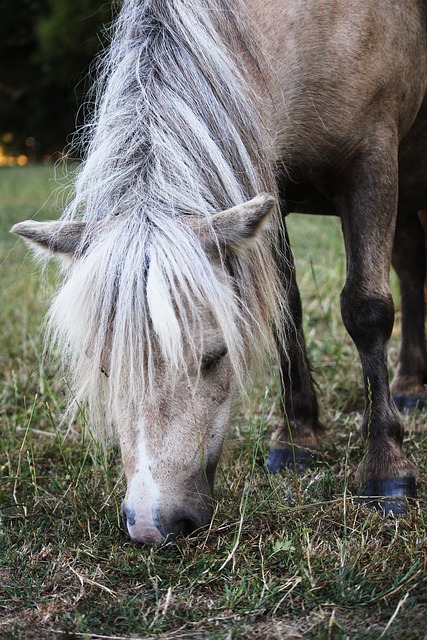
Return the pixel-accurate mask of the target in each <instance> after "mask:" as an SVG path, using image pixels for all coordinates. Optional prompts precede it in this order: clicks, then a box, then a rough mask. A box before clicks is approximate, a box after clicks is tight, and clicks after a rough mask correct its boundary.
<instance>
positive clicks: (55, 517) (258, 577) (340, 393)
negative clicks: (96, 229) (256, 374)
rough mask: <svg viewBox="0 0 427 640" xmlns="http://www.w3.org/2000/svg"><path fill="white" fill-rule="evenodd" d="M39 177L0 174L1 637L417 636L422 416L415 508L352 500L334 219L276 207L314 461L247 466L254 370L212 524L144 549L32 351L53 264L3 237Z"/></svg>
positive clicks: (412, 439)
mask: <svg viewBox="0 0 427 640" xmlns="http://www.w3.org/2000/svg"><path fill="white" fill-rule="evenodd" d="M52 176H53V170H52V168H51V167H48V166H47V167H33V166H29V167H25V168H22V169H18V168H13V169H3V170H1V171H0V265H1V292H0V296H1V299H0V323H1V326H2V332H1V337H0V340H1V347H0V362H1V367H0V372H1V387H0V399H1V401H0V430H1V439H0V475H1V481H0V514H1V524H0V638H11V637H13V638H25V639H29V640H30V639H33V638H34V639H36V638H40V637H43V638H55V639H56V638H67V639H70V638H76V639H77V638H87V639H90V638H103V637H105V638H111V639H112V638H147V639H149V638H168V639H169V638H170V639H174V638H176V639H178V638H180V639H181V638H188V639H190V638H194V639H197V638H210V639H227V640H228V639H237V638H245V639H249V640H250V639H252V638H254V639H255V638H262V639H271V640H275V639H277V640H279V639H282V640H283V639H294V638H295V639H296V638H311V639H319V638H320V639H322V638H325V639H326V638H333V639H344V638H357V639H368V638H370V639H379V638H393V639H403V638H405V640H410V639H416V638H417V639H418V638H427V613H426V612H427V584H426V563H427V536H426V522H425V516H426V492H425V487H426V485H427V477H426V475H427V474H426V452H427V431H426V429H425V426H426V425H425V424H423V421H424V420H425V416H423V415H416V416H411V417H408V418H405V421H406V428H407V441H406V442H405V447H406V450H407V452H408V454H409V456H410V458H411V459H412V460H413V461H414V462H415V463H416V464H417V465H418V467H419V469H420V500H419V508H417V509H414V511H413V512H412V513H411V514H410V515H409V516H407V517H402V518H401V519H400V520H394V519H386V520H384V519H382V518H381V517H379V516H378V515H377V514H376V513H370V512H367V511H365V510H364V509H362V508H359V507H358V505H357V501H356V500H355V498H354V497H353V496H354V494H355V492H356V487H355V485H354V472H355V469H356V467H357V464H358V462H359V461H360V459H361V457H362V447H361V444H360V438H359V428H360V409H361V407H362V405H363V399H362V392H361V372H360V366H359V363H358V359H357V354H356V353H355V350H354V347H353V346H352V344H351V342H350V340H349V338H348V336H347V335H346V333H345V331H344V330H343V328H342V325H341V321H340V315H339V295H338V294H339V290H340V288H341V286H342V283H343V278H344V274H345V264H344V257H343V251H342V242H341V234H340V230H339V224H338V222H337V221H336V220H333V219H325V218H318V219H315V218H311V217H308V216H306V217H302V216H300V217H295V218H293V219H292V217H291V219H290V220H289V226H290V232H291V237H292V240H293V246H294V250H295V252H296V255H297V264H298V270H299V276H300V277H299V282H300V286H301V290H302V293H303V300H304V309H305V323H306V332H307V342H308V348H309V351H310V354H311V357H312V360H313V364H314V367H315V370H316V379H317V382H318V385H319V397H320V404H321V413H322V419H323V421H324V422H325V423H326V424H327V426H328V433H327V438H326V443H325V453H324V457H323V460H322V462H321V463H320V464H319V466H318V468H317V469H315V470H313V471H312V472H310V473H307V474H305V476H303V477H302V478H300V479H299V481H298V482H296V480H295V478H294V477H293V476H292V475H291V474H289V475H283V476H280V477H269V476H267V475H266V474H265V473H264V471H263V468H262V467H261V466H259V464H257V463H258V461H259V459H260V457H262V456H263V455H265V446H266V445H265V443H266V440H267V433H268V432H269V431H270V430H271V429H272V428H273V426H274V423H275V421H276V420H277V419H278V393H277V389H276V387H275V385H274V384H271V388H270V389H269V390H268V389H267V390H266V386H265V385H266V381H264V382H263V383H260V386H259V389H257V390H254V392H253V395H252V400H251V402H250V404H249V406H248V407H247V408H245V409H244V410H242V412H241V413H240V414H238V415H237V416H236V418H235V420H234V421H233V423H232V425H231V429H230V437H229V440H228V444H227V448H226V449H227V450H226V452H225V454H224V456H223V459H222V462H221V465H220V468H219V470H218V473H217V500H218V501H217V503H216V511H215V517H214V519H213V521H212V524H211V527H210V529H209V530H208V531H207V532H204V533H202V534H200V535H199V536H197V537H195V538H193V539H188V540H181V541H179V542H176V543H167V544H165V545H164V546H162V547H161V548H143V547H139V546H137V545H134V544H132V543H131V542H130V541H129V540H128V539H127V538H126V535H125V533H124V532H123V530H122V529H121V524H120V517H119V504H120V501H121V499H122V497H123V492H124V481H123V477H122V473H121V466H120V459H119V455H118V453H117V451H109V452H108V453H107V454H104V453H103V452H102V451H100V450H99V449H97V447H96V446H94V444H93V442H92V439H91V436H90V432H89V431H88V428H87V427H85V426H84V425H82V424H76V425H75V427H74V429H73V430H72V432H71V433H70V434H69V435H68V436H67V437H66V435H65V433H64V432H63V430H62V429H61V428H60V426H59V425H60V419H61V415H62V411H63V409H64V402H65V391H64V390H65V389H66V382H65V381H64V380H63V379H62V377H61V374H60V373H59V372H58V371H57V369H56V367H55V364H54V361H53V360H51V359H48V358H43V356H42V353H43V347H42V330H41V326H42V318H43V315H44V312H45V309H46V306H47V302H48V299H49V296H50V295H51V292H52V280H53V276H54V274H50V275H48V278H47V280H45V282H44V284H42V285H41V284H40V282H41V280H40V277H39V271H38V268H37V267H36V266H35V265H34V263H33V262H32V260H31V258H29V257H28V255H27V251H26V249H25V247H24V245H23V244H22V243H21V242H20V241H17V240H16V238H15V237H13V236H11V235H9V234H8V229H9V228H10V226H11V225H12V224H13V223H14V222H15V221H18V220H22V219H26V218H28V217H33V216H35V215H37V217H38V219H41V218H43V217H46V218H49V217H57V216H58V214H59V205H60V204H61V198H62V196H61V197H57V196H55V195H52V193H53V192H54V190H55V189H56V186H57V185H56V184H55V183H54V182H53V181H52ZM60 193H61V192H60ZM44 203H47V204H46V205H45V204H44ZM57 203H58V204H57ZM393 286H394V288H395V283H394V284H393ZM398 320H399V317H398V316H397V323H396V329H395V335H394V336H393V340H392V346H391V360H393V358H395V355H396V348H397V347H396V346H397V338H398V333H399V322H398Z"/></svg>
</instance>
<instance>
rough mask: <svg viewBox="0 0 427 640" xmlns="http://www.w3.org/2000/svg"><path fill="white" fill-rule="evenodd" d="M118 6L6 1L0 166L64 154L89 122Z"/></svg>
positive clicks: (1, 11) (90, 0)
mask: <svg viewBox="0 0 427 640" xmlns="http://www.w3.org/2000/svg"><path fill="white" fill-rule="evenodd" d="M113 5H114V7H116V8H117V6H118V2H116V3H112V2H110V1H108V0H104V1H103V0H0V60H1V64H0V164H6V165H7V164H21V165H22V164H26V163H27V162H29V161H31V160H37V161H40V160H47V159H50V158H52V157H53V158H55V157H57V156H58V155H60V154H62V152H63V149H64V147H65V146H66V145H67V143H68V142H69V140H70V136H71V135H72V134H73V132H74V131H75V129H76V126H78V125H79V124H81V123H82V121H83V120H82V119H83V112H84V108H83V105H84V104H85V102H86V96H87V93H88V89H89V87H90V84H91V80H90V75H91V74H90V68H91V64H92V63H93V60H94V59H95V58H96V55H97V54H98V53H99V52H100V51H101V50H102V48H103V46H105V44H106V43H107V42H108V26H109V24H110V23H111V20H112V17H113V12H114V8H113ZM86 105H87V103H86ZM87 107H88V108H90V106H89V105H87Z"/></svg>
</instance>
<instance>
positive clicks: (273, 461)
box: [267, 447, 318, 473]
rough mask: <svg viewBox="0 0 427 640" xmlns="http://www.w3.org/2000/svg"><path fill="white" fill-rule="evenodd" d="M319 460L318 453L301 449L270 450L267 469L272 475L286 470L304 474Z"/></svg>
mask: <svg viewBox="0 0 427 640" xmlns="http://www.w3.org/2000/svg"><path fill="white" fill-rule="evenodd" d="M317 459H318V455H316V453H313V451H308V450H307V449H300V448H299V447H294V448H292V447H286V448H284V449H270V451H269V452H268V456H267V469H268V471H269V472H270V473H279V471H285V470H286V469H291V471H295V472H296V473H302V472H304V471H306V470H307V469H309V468H310V467H311V466H313V463H315V462H316V461H317Z"/></svg>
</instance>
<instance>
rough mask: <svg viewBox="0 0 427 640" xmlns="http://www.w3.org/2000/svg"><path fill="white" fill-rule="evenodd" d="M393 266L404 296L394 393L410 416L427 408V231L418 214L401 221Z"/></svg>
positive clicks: (393, 386) (397, 229) (401, 409)
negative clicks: (426, 237)
mask: <svg viewBox="0 0 427 640" xmlns="http://www.w3.org/2000/svg"><path fill="white" fill-rule="evenodd" d="M392 264H393V267H394V269H395V271H396V273H397V276H398V278H399V285H400V292H401V300H402V340H401V347H400V353H399V360H398V365H397V369H396V375H395V377H394V379H393V382H392V384H391V391H392V394H393V398H394V401H395V403H396V405H397V407H398V409H399V410H400V411H402V412H403V413H406V412H408V411H412V410H414V409H416V408H417V407H419V408H422V407H424V406H425V404H426V394H425V388H424V384H425V383H426V381H427V353H426V345H425V330H424V319H425V307H424V282H425V276H426V254H425V247H424V231H423V228H422V226H421V224H420V221H419V218H418V216H417V214H416V213H414V214H412V215H408V216H405V217H403V216H402V218H401V219H400V218H399V217H398V220H397V227H396V235H395V240H394V248H393V258H392Z"/></svg>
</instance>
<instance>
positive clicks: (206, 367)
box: [200, 347, 227, 373]
mask: <svg viewBox="0 0 427 640" xmlns="http://www.w3.org/2000/svg"><path fill="white" fill-rule="evenodd" d="M226 353H227V347H223V348H222V349H220V350H219V351H216V352H215V353H206V354H205V355H204V356H203V358H202V362H201V365H200V369H201V372H202V373H209V371H212V369H214V368H215V367H216V365H217V364H218V363H219V362H220V360H222V358H223V357H224V356H225V355H226Z"/></svg>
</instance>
